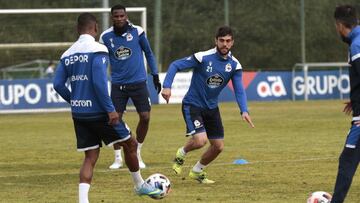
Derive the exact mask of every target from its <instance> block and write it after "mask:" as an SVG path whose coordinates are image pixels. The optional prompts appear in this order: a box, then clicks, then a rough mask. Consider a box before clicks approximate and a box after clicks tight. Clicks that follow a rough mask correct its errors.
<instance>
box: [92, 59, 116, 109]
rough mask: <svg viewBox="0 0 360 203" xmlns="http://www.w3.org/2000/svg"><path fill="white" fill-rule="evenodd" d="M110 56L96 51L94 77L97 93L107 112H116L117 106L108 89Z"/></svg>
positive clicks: (93, 63)
mask: <svg viewBox="0 0 360 203" xmlns="http://www.w3.org/2000/svg"><path fill="white" fill-rule="evenodd" d="M108 61H109V58H108V56H107V54H106V53H96V54H95V56H94V59H93V62H92V78H93V86H94V90H95V94H96V96H97V98H98V101H99V102H100V105H101V106H102V108H103V109H104V110H105V111H106V112H114V111H115V108H114V105H113V103H112V101H111V98H110V96H109V91H108V85H107V84H108V79H107V67H108Z"/></svg>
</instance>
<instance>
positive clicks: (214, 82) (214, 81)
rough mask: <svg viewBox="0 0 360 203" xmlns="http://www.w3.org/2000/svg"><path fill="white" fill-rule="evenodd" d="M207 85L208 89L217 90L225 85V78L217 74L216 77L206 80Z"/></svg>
mask: <svg viewBox="0 0 360 203" xmlns="http://www.w3.org/2000/svg"><path fill="white" fill-rule="evenodd" d="M206 83H207V85H208V87H210V88H217V87H219V86H221V85H222V84H223V83H224V78H222V77H221V76H220V75H219V74H215V75H212V76H210V77H209V78H208V79H207V80H206Z"/></svg>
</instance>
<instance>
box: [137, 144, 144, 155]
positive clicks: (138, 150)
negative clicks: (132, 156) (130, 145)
mask: <svg viewBox="0 0 360 203" xmlns="http://www.w3.org/2000/svg"><path fill="white" fill-rule="evenodd" d="M142 145H143V143H140V142H138V145H137V153H138V154H140V151H141V147H142Z"/></svg>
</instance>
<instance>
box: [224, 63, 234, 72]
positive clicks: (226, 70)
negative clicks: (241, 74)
mask: <svg viewBox="0 0 360 203" xmlns="http://www.w3.org/2000/svg"><path fill="white" fill-rule="evenodd" d="M231 69H232V68H231V64H230V63H228V64H226V66H225V72H231Z"/></svg>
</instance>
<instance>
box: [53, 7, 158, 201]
mask: <svg viewBox="0 0 360 203" xmlns="http://www.w3.org/2000/svg"><path fill="white" fill-rule="evenodd" d="M77 29H78V34H79V35H80V36H79V39H78V40H77V41H76V42H75V43H74V44H73V45H72V46H71V47H70V48H69V49H68V50H67V51H65V52H64V54H63V55H62V56H61V59H60V62H59V64H58V67H57V69H56V74H55V78H54V89H55V90H56V91H57V92H58V93H59V94H60V95H61V97H62V98H63V99H64V100H66V101H67V102H68V103H69V104H70V105H71V113H72V118H73V123H74V128H75V134H76V140H77V150H78V151H80V152H84V154H85V157H84V160H83V164H82V166H81V169H80V175H79V177H80V181H79V182H80V183H79V203H88V202H89V199H88V192H89V189H90V184H91V181H92V177H93V171H94V167H95V164H96V162H97V159H98V157H99V153H100V147H101V146H102V141H103V142H104V143H105V144H107V145H111V144H113V143H120V144H121V145H122V146H123V147H124V152H125V160H126V164H127V165H128V167H129V171H130V173H131V176H132V178H133V182H134V184H135V192H136V193H137V194H138V195H149V196H156V195H159V194H160V192H161V191H160V190H159V189H156V188H154V187H152V186H151V185H149V184H147V183H146V182H144V180H143V178H142V176H141V174H140V169H139V163H138V160H137V156H136V144H137V143H136V140H135V139H134V138H133V137H132V136H131V133H130V129H128V128H127V126H126V124H125V123H124V122H123V121H122V120H119V115H118V113H117V112H116V111H115V108H114V105H113V104H112V102H111V99H110V96H109V93H108V87H107V83H108V79H107V66H108V61H109V58H108V51H107V48H106V47H105V46H104V45H102V44H99V43H97V42H95V36H96V35H97V30H98V25H97V21H96V18H95V16H94V15H92V14H90V13H82V14H80V15H79V17H78V20H77ZM67 81H70V86H71V91H70V90H69V89H68V88H67V87H66V83H67Z"/></svg>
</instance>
